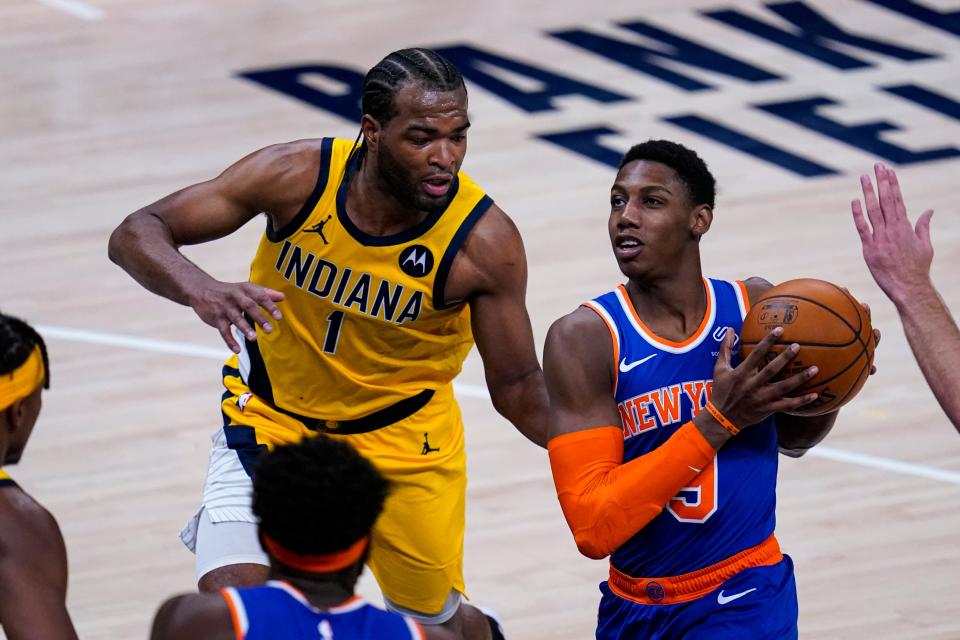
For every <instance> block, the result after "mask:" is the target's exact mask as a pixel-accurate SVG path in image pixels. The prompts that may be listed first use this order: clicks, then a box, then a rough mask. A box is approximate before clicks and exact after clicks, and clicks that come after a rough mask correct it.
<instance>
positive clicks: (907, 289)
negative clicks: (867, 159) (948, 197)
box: [851, 162, 933, 305]
mask: <svg viewBox="0 0 960 640" xmlns="http://www.w3.org/2000/svg"><path fill="white" fill-rule="evenodd" d="M874 170H875V171H876V175H877V192H879V197H878V194H877V193H875V192H874V189H873V184H872V183H871V181H870V176H869V175H863V176H860V186H861V187H862V188H863V200H864V205H865V206H866V217H865V216H864V213H863V207H861V204H860V200H859V199H857V200H854V201H853V202H852V203H851V209H852V210H853V222H854V224H855V225H856V227H857V233H859V234H860V241H861V242H862V243H863V258H864V260H865V261H866V263H867V267H869V268H870V273H871V274H872V275H873V279H874V280H876V281H877V284H878V285H880V288H881V289H883V292H884V293H886V294H887V296H888V297H889V298H890V299H891V300H892V301H893V302H894V304H897V305H901V304H904V303H905V301H906V298H907V296H908V295H909V294H910V293H911V292H912V291H914V290H916V289H918V288H922V287H930V286H932V285H931V283H930V263H931V262H932V261H933V244H932V243H931V242H930V218H931V217H932V216H933V209H927V210H926V211H924V212H923V213H922V214H921V215H920V217H919V218H918V219H917V225H916V228H914V227H913V226H912V225H911V223H910V218H908V217H907V208H906V205H904V203H903V195H902V194H901V192H900V183H899V182H898V181H897V174H896V173H895V172H894V171H893V169H889V168H887V167H886V166H884V165H883V164H882V163H879V162H878V163H877V164H876V165H874ZM867 219H869V222H867Z"/></svg>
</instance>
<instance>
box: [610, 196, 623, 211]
mask: <svg viewBox="0 0 960 640" xmlns="http://www.w3.org/2000/svg"><path fill="white" fill-rule="evenodd" d="M624 204H626V200H624V199H623V198H621V197H620V196H613V197H612V198H610V206H611V207H613V208H614V209H617V208H619V207H622V206H623V205H624Z"/></svg>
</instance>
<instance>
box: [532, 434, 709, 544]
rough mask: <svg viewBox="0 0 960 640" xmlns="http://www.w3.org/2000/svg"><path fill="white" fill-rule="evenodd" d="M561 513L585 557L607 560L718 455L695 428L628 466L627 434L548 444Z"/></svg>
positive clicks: (568, 438) (581, 437)
mask: <svg viewBox="0 0 960 640" xmlns="http://www.w3.org/2000/svg"><path fill="white" fill-rule="evenodd" d="M547 450H548V451H549V452H550V467H551V468H552V469H553V482H554V484H555V485H556V487H557V496H558V497H559V498H560V507H561V508H562V509H563V515H564V517H565V518H566V519H567V524H568V525H569V526H570V530H571V531H572V532H573V537H574V540H576V543H577V548H578V549H580V553H582V554H583V555H585V556H587V557H590V558H604V557H606V556H608V555H610V554H611V553H612V552H613V551H614V550H616V549H617V548H618V547H619V546H620V545H622V544H623V543H624V542H626V541H627V540H629V539H630V538H631V537H632V536H633V535H634V534H635V533H637V532H638V531H640V530H641V529H642V528H643V527H645V526H646V525H647V523H649V522H650V521H651V520H653V519H654V518H655V517H657V516H658V515H659V514H660V512H661V511H663V509H664V507H665V505H666V504H667V502H668V501H669V500H670V498H672V497H674V496H675V495H677V492H678V491H679V490H680V489H681V488H683V487H685V486H687V484H688V483H689V482H690V481H691V480H692V479H693V478H695V477H696V476H697V475H699V474H700V471H699V470H702V469H704V468H706V466H707V465H708V464H710V462H711V461H712V460H713V457H714V456H715V455H716V451H715V450H714V448H713V447H712V446H710V443H708V442H707V441H706V439H705V438H704V437H703V435H702V434H701V433H700V431H699V430H698V429H697V427H696V426H695V425H694V424H693V422H688V423H686V424H685V425H683V426H682V427H680V429H678V430H677V432H676V433H674V434H673V435H672V436H670V438H669V439H668V440H667V441H666V442H664V443H663V444H662V445H661V446H659V447H658V448H656V449H654V450H653V451H651V452H650V453H648V454H646V455H643V456H640V457H639V458H636V459H634V460H631V461H629V462H627V463H624V462H623V431H622V430H621V428H620V427H614V426H610V427H597V428H595V429H586V430H584V431H574V432H573V433H567V434H564V435H562V436H557V437H556V438H553V439H552V440H550V442H549V443H548V444H547Z"/></svg>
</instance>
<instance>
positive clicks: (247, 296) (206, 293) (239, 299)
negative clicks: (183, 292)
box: [190, 281, 283, 353]
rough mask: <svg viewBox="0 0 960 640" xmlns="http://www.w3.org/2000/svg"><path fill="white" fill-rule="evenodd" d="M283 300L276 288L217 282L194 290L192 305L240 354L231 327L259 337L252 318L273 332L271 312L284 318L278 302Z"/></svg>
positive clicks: (202, 318)
mask: <svg viewBox="0 0 960 640" xmlns="http://www.w3.org/2000/svg"><path fill="white" fill-rule="evenodd" d="M282 300H283V294H282V293H280V292H279V291H275V290H274V289H268V288H266V287H261V286H260V285H257V284H253V283H252V282H218V281H214V284H212V285H211V286H208V287H205V288H203V289H201V290H199V291H197V292H195V293H194V294H193V295H192V296H191V299H190V306H191V307H193V310H194V311H196V312H197V315H198V316H200V319H201V320H203V321H204V322H206V323H207V324H209V325H210V326H211V327H216V328H217V330H218V331H219V332H220V335H221V336H222V337H223V341H224V342H225V343H226V344H227V346H228V347H229V348H230V350H231V351H233V352H234V353H240V345H239V344H238V343H237V341H236V339H235V338H234V336H233V333H232V332H231V331H230V327H236V328H237V329H239V330H240V331H241V332H242V333H243V335H244V336H246V338H247V339H248V340H256V339H257V332H256V330H255V329H254V328H253V327H252V326H251V325H250V322H249V320H252V321H253V322H254V323H256V324H258V325H260V327H261V328H262V329H263V330H264V331H265V332H266V333H270V332H271V331H273V325H272V324H270V318H268V317H267V315H266V314H265V313H264V311H266V313H269V314H270V315H271V316H272V317H273V318H274V319H275V320H279V319H280V318H282V317H283V316H282V314H281V313H280V309H278V308H277V305H276V303H277V302H281V301H282Z"/></svg>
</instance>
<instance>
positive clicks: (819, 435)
mask: <svg viewBox="0 0 960 640" xmlns="http://www.w3.org/2000/svg"><path fill="white" fill-rule="evenodd" d="M743 283H744V285H746V287H747V295H749V297H750V300H751V301H753V300H759V299H760V297H761V296H762V295H763V294H764V292H766V291H767V290H768V289H770V288H772V287H773V284H772V283H770V282H769V281H767V280H764V279H763V278H748V279H746V280H744V281H743ZM869 312H870V310H869V308H867V313H868V314H869ZM874 333H875V334H876V340H877V342H878V343H879V342H880V332H879V331H878V330H876V329H874ZM874 371H876V369H874V370H873V371H871V372H870V373H871V374H872V373H873V372H874ZM838 414H839V411H834V412H832V413H826V414H824V415H822V416H795V415H790V414H789V413H778V414H777V416H776V421H777V441H778V444H779V445H780V453H782V454H784V455H787V456H790V457H791V458H799V457H800V456H802V455H803V454H805V453H806V452H807V451H809V450H810V449H812V448H813V447H814V446H816V445H817V444H819V443H820V442H821V441H822V440H823V439H824V438H826V437H827V434H828V433H830V430H831V429H832V428H833V425H834V423H835V422H836V421H837V415H838Z"/></svg>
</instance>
